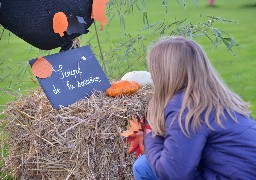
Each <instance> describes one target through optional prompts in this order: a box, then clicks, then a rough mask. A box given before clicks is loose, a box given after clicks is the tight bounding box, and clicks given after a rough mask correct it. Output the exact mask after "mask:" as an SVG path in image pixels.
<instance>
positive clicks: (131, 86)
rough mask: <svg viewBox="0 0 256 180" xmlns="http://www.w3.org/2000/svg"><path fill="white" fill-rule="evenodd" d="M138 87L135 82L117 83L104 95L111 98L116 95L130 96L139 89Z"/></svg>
mask: <svg viewBox="0 0 256 180" xmlns="http://www.w3.org/2000/svg"><path fill="white" fill-rule="evenodd" d="M140 88H141V87H140V85H139V84H138V83H137V82H135V81H132V82H130V81H117V82H114V83H113V84H112V85H111V87H110V88H108V89H107V90H106V94H107V95H109V96H112V97H116V96H118V95H131V94H133V93H135V92H137V91H138V90H139V89H140Z"/></svg>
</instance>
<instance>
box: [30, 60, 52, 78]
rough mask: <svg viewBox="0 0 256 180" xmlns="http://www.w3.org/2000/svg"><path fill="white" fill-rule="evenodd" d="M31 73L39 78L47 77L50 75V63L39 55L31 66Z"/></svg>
mask: <svg viewBox="0 0 256 180" xmlns="http://www.w3.org/2000/svg"><path fill="white" fill-rule="evenodd" d="M32 73H33V74H34V75H35V76H37V77H39V78H48V77H50V76H51V75H52V65H51V63H49V62H48V61H47V60H46V59H44V58H42V57H39V58H38V59H37V61H36V62H35V63H34V64H33V66H32Z"/></svg>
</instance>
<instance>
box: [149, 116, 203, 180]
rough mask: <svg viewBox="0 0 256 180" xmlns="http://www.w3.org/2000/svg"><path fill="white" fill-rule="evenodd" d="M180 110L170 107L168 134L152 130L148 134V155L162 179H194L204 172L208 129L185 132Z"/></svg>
mask: <svg viewBox="0 0 256 180" xmlns="http://www.w3.org/2000/svg"><path fill="white" fill-rule="evenodd" d="M176 114H177V113H176V112H172V111H169V112H168V117H167V118H166V122H165V124H166V125H165V137H160V136H155V137H152V134H151V133H149V134H147V135H146V136H145V138H144V146H145V155H146V157H147V159H148V162H149V164H150V166H151V168H152V169H153V171H155V172H156V174H157V176H158V177H159V179H176V180H178V179H182V180H186V179H194V178H195V177H196V176H198V175H200V173H199V171H198V166H199V162H200V159H201V156H202V151H203V148H204V146H205V144H206V140H207V133H206V131H199V132H194V133H193V132H191V133H190V137H187V136H185V135H184V134H183V133H182V131H181V129H180V127H179V124H178V117H177V116H176Z"/></svg>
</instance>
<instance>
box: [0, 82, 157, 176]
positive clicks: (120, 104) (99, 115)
mask: <svg viewBox="0 0 256 180" xmlns="http://www.w3.org/2000/svg"><path fill="white" fill-rule="evenodd" d="M151 93H152V92H151V88H150V87H146V88H143V89H141V90H139V91H138V92H137V93H135V94H133V95H132V96H122V97H116V98H112V97H108V96H106V94H105V93H101V92H99V93H95V94H93V95H92V96H91V97H90V98H88V99H83V100H80V101H78V102H76V103H74V104H72V105H70V106H69V107H63V108H61V109H60V110H55V109H53V108H52V107H51V105H50V103H49V101H48V100H47V98H46V96H45V94H44V92H43V91H42V90H41V89H39V90H36V91H31V92H30V93H29V95H26V96H23V97H21V98H19V99H18V100H16V101H14V102H10V103H8V104H7V110H6V120H7V121H8V122H7V125H6V126H5V132H7V133H8V139H7V140H5V141H6V142H4V143H7V144H8V157H7V158H5V159H4V161H5V165H4V169H5V170H9V171H11V172H12V173H13V175H14V176H15V177H16V178H17V179H53V180H54V179H70V180H71V179H97V180H98V179H133V175H132V164H133V163H134V161H135V155H134V154H128V153H127V151H128V148H129V144H128V143H127V142H126V140H125V139H124V138H123V137H121V136H120V132H122V131H124V130H126V129H127V124H128V120H129V119H130V118H131V116H132V115H134V114H137V115H138V116H140V117H142V116H144V113H145V108H146V106H147V105H148V101H149V99H150V96H151Z"/></svg>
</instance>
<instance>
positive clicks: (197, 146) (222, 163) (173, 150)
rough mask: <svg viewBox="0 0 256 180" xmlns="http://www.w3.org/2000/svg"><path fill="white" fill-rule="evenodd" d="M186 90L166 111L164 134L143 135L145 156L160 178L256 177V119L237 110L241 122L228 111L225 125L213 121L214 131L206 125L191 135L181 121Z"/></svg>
mask: <svg viewBox="0 0 256 180" xmlns="http://www.w3.org/2000/svg"><path fill="white" fill-rule="evenodd" d="M182 97H183V93H179V94H177V95H175V96H174V97H173V99H172V100H171V101H170V102H169V103H168V104H167V106H166V108H165V110H164V117H165V137H161V136H155V137H152V134H151V133H149V134H147V135H146V136H145V138H144V145H145V155H146V157H147V160H148V163H149V164H150V166H151V168H152V169H153V171H154V172H155V173H156V174H157V176H158V177H159V179H161V180H168V179H174V180H193V179H196V180H201V179H207V180H216V179H220V180H225V179H232V180H233V179H234V180H238V179H239V180H255V179H256V122H255V121H254V120H253V119H252V118H246V117H244V116H242V115H241V114H238V113H235V115H236V116H237V119H238V123H237V122H235V121H233V120H232V119H231V117H230V116H228V114H227V113H226V112H225V116H226V121H223V125H224V128H221V127H220V126H218V125H216V124H215V122H214V113H211V114H210V117H209V118H210V119H209V120H210V123H211V125H212V127H213V128H214V130H211V129H209V128H208V127H207V126H206V125H205V124H203V125H202V128H200V129H199V130H197V131H196V132H191V134H190V137H189V138H188V137H187V136H185V135H184V134H183V133H182V131H181V129H180V127H179V124H178V121H177V116H175V115H177V113H178V112H179V110H180V107H181V103H182Z"/></svg>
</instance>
